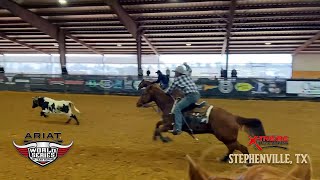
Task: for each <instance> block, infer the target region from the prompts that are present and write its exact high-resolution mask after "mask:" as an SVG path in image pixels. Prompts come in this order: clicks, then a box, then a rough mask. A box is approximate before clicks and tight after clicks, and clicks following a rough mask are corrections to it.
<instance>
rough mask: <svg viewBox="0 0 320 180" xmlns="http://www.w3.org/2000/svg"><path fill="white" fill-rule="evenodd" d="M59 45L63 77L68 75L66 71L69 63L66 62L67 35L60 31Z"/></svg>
mask: <svg viewBox="0 0 320 180" xmlns="http://www.w3.org/2000/svg"><path fill="white" fill-rule="evenodd" d="M58 40H59V41H58V45H59V54H60V65H61V72H62V74H63V75H66V74H68V73H67V72H66V71H67V70H66V69H67V66H66V65H67V61H66V35H65V32H64V30H62V29H59V32H58Z"/></svg>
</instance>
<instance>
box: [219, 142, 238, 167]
mask: <svg viewBox="0 0 320 180" xmlns="http://www.w3.org/2000/svg"><path fill="white" fill-rule="evenodd" d="M224 144H225V145H226V146H227V148H228V153H227V154H226V155H225V156H224V157H223V158H222V159H221V161H222V162H227V161H228V160H229V155H230V154H232V153H233V152H234V151H235V150H236V149H237V147H238V145H239V143H238V142H237V141H233V142H228V143H225V142H224Z"/></svg>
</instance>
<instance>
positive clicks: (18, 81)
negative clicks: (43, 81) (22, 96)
mask: <svg viewBox="0 0 320 180" xmlns="http://www.w3.org/2000/svg"><path fill="white" fill-rule="evenodd" d="M14 81H15V82H16V83H30V80H29V79H15V80H14Z"/></svg>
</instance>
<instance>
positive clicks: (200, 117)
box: [184, 105, 213, 124]
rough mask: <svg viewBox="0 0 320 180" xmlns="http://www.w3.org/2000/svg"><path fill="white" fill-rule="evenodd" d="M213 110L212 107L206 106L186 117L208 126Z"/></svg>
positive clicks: (189, 112) (192, 111)
mask: <svg viewBox="0 0 320 180" xmlns="http://www.w3.org/2000/svg"><path fill="white" fill-rule="evenodd" d="M212 108H213V106H212V105H211V106H205V107H203V108H196V109H193V110H191V111H188V112H186V113H184V116H185V117H187V118H189V119H192V120H196V121H200V123H205V124H207V123H208V122H209V116H210V113H211V110H212Z"/></svg>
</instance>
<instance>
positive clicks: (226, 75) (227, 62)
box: [224, 37, 230, 79]
mask: <svg viewBox="0 0 320 180" xmlns="http://www.w3.org/2000/svg"><path fill="white" fill-rule="evenodd" d="M226 44H227V48H226V70H225V72H224V76H225V77H224V78H226V79H227V78H228V68H229V51H230V50H229V37H228V38H227V43H226Z"/></svg>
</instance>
